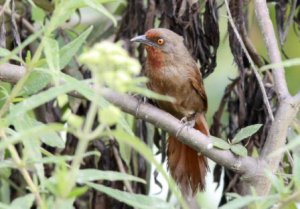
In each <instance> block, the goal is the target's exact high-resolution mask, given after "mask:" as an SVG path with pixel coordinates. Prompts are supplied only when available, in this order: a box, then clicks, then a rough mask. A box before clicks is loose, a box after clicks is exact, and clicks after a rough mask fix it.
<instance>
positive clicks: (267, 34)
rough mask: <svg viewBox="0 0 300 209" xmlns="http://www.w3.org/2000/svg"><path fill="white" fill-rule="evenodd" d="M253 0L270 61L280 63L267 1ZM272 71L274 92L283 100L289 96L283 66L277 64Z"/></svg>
mask: <svg viewBox="0 0 300 209" xmlns="http://www.w3.org/2000/svg"><path fill="white" fill-rule="evenodd" d="M254 2H255V13H256V19H257V21H258V23H259V26H260V29H261V31H262V34H263V37H264V40H265V44H266V47H267V50H268V54H269V57H270V61H271V63H273V64H279V63H282V60H281V56H280V51H279V47H278V44H277V39H276V36H275V32H274V27H273V23H272V21H271V18H270V16H269V10H268V7H267V2H266V0H255V1H254ZM272 72H273V76H274V81H275V87H276V92H277V95H278V98H279V100H284V99H285V98H288V97H290V94H289V91H288V88H287V84H286V80H285V74H284V69H283V67H282V66H280V65H278V66H276V67H275V68H274V70H273V71H272Z"/></svg>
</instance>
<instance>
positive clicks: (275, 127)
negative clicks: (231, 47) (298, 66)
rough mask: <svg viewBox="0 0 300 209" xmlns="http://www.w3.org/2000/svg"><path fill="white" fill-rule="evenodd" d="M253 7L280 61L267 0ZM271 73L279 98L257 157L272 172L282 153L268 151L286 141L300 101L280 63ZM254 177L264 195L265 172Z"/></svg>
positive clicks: (268, 185) (257, 0)
mask: <svg viewBox="0 0 300 209" xmlns="http://www.w3.org/2000/svg"><path fill="white" fill-rule="evenodd" d="M255 11H256V18H257V21H258V23H259V26H260V29H261V31H262V35H263V37H264V41H265V44H266V47H267V50H268V54H269V58H270V61H271V63H272V64H278V63H282V60H281V56H280V51H279V47H278V44H277V39H276V36H275V32H274V27H273V24H272V21H271V18H270V16H269V10H268V7H267V3H266V1H265V0H255ZM272 73H273V77H274V81H275V89H276V92H277V95H278V98H279V107H278V109H277V112H276V115H275V120H274V121H273V122H272V125H271V127H270V130H269V134H268V136H267V138H266V142H265V145H264V147H263V149H262V151H261V155H260V158H261V159H262V160H264V161H265V162H266V163H267V167H266V169H268V170H270V171H271V172H272V173H275V172H276V171H277V170H278V167H279V163H280V161H281V159H282V157H283V154H278V155H276V156H270V154H271V153H272V152H273V151H274V150H277V149H278V148H280V147H282V146H284V145H285V143H286V136H287V131H288V127H289V126H290V124H291V122H292V121H293V120H294V119H295V117H296V115H297V112H298V110H299V104H300V101H299V99H298V98H297V97H298V95H297V96H295V97H292V96H291V95H290V93H289V91H288V88H287V83H286V80H285V74H284V69H283V67H281V66H280V65H277V67H275V68H274V69H273V71H272ZM257 181H258V182H260V184H258V185H257V186H256V187H255V189H256V191H257V192H258V194H260V195H267V194H268V193H269V191H270V189H271V182H270V181H269V179H268V178H267V177H266V176H261V177H259V179H257Z"/></svg>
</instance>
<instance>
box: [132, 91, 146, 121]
mask: <svg viewBox="0 0 300 209" xmlns="http://www.w3.org/2000/svg"><path fill="white" fill-rule="evenodd" d="M137 99H138V104H137V107H136V110H135V116H138V113H139V110H140V106H141V104H145V103H146V102H147V98H146V97H140V96H139V97H137Z"/></svg>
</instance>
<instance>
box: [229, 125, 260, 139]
mask: <svg viewBox="0 0 300 209" xmlns="http://www.w3.org/2000/svg"><path fill="white" fill-rule="evenodd" d="M261 126H262V124H255V125H250V126H247V127H245V128H242V129H241V130H240V131H239V132H238V133H237V134H236V135H235V137H234V138H233V139H232V141H231V142H232V143H233V144H237V143H239V142H240V141H242V140H243V139H246V138H248V137H249V136H252V135H253V134H254V133H256V132H257V131H258V130H259V129H260V127H261Z"/></svg>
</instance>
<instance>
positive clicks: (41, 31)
mask: <svg viewBox="0 0 300 209" xmlns="http://www.w3.org/2000/svg"><path fill="white" fill-rule="evenodd" d="M42 33H43V30H39V31H37V32H35V33H34V34H32V35H30V36H29V37H28V38H27V39H26V40H25V41H23V42H22V43H21V44H20V45H19V46H18V47H17V48H15V49H14V50H13V51H11V53H10V54H9V55H8V56H5V57H4V58H2V59H0V65H1V64H4V63H6V62H7V61H8V60H9V59H11V58H12V57H14V56H15V55H16V54H17V53H18V52H19V51H20V50H22V49H24V48H25V47H26V46H28V45H29V44H30V43H32V42H33V41H35V40H36V39H37V38H38V37H40V36H41V35H42Z"/></svg>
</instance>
